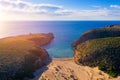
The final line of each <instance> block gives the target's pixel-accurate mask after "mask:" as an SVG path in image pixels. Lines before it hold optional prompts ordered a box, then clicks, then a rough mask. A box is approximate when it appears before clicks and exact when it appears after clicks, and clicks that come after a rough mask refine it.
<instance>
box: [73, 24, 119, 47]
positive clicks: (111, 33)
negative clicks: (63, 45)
mask: <svg viewBox="0 0 120 80" xmlns="http://www.w3.org/2000/svg"><path fill="white" fill-rule="evenodd" d="M117 36H120V25H116V26H115V25H114V26H113V25H111V27H109V26H108V27H105V28H99V29H93V30H89V31H86V32H85V33H83V35H82V36H81V37H80V38H79V39H78V40H76V41H74V42H73V43H72V46H76V45H77V44H79V43H82V42H85V41H87V40H91V39H96V38H106V37H117Z"/></svg>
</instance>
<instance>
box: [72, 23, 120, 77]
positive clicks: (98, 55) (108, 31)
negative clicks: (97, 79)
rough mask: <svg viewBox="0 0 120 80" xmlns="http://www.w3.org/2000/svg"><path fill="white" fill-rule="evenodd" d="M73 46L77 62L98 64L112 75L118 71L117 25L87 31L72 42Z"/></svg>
mask: <svg viewBox="0 0 120 80" xmlns="http://www.w3.org/2000/svg"><path fill="white" fill-rule="evenodd" d="M73 46H74V59H75V62H76V63H77V64H82V65H85V66H90V67H96V66H98V67H99V69H100V70H102V71H104V72H106V73H108V74H109V75H110V76H112V77H116V76H117V75H118V74H119V73H120V64H119V62H120V58H119V57H120V53H119V52H120V28H119V25H113V26H111V27H107V28H100V29H94V30H90V31H87V32H85V33H83V35H82V36H81V37H80V38H79V39H78V40H77V41H75V42H73Z"/></svg>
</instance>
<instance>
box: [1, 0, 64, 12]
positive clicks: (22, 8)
mask: <svg viewBox="0 0 120 80" xmlns="http://www.w3.org/2000/svg"><path fill="white" fill-rule="evenodd" d="M62 8H63V7H62V6H59V5H53V4H34V3H30V2H25V1H22V0H0V9H3V10H4V11H5V10H7V11H8V10H9V11H18V12H30V13H37V14H38V13H48V11H55V10H58V9H62Z"/></svg>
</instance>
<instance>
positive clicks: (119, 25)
mask: <svg viewBox="0 0 120 80" xmlns="http://www.w3.org/2000/svg"><path fill="white" fill-rule="evenodd" d="M106 27H107V28H113V27H115V28H116V27H120V24H116V25H109V26H106Z"/></svg>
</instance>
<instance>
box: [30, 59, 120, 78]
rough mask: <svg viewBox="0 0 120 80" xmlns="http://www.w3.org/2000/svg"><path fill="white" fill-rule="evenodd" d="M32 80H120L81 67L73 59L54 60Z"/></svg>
mask: <svg viewBox="0 0 120 80" xmlns="http://www.w3.org/2000/svg"><path fill="white" fill-rule="evenodd" d="M35 75H36V77H35V78H34V79H32V80H120V77H118V78H111V77H109V76H108V75H107V74H105V73H104V72H102V71H100V70H98V68H97V67H96V68H90V67H87V66H79V65H77V64H75V63H74V61H73V59H72V58H66V59H59V58H54V59H53V60H52V62H51V63H50V64H49V65H48V66H45V67H43V68H42V69H40V70H38V71H36V72H35Z"/></svg>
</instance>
